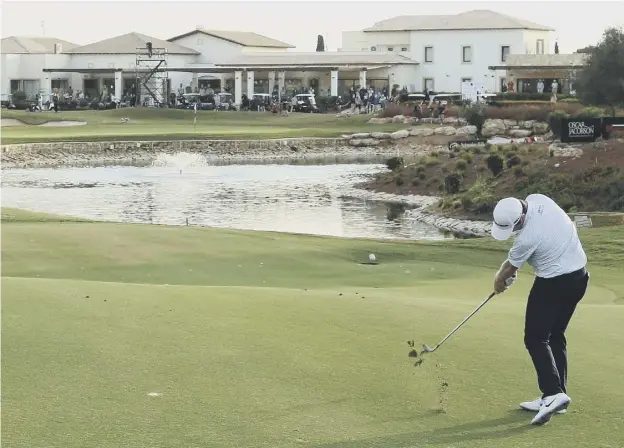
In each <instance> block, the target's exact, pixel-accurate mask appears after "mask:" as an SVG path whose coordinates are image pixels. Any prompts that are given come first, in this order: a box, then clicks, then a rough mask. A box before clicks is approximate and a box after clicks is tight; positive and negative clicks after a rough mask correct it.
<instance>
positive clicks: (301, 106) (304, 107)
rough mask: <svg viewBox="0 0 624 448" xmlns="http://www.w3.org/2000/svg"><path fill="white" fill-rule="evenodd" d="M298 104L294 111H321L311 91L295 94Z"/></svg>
mask: <svg viewBox="0 0 624 448" xmlns="http://www.w3.org/2000/svg"><path fill="white" fill-rule="evenodd" d="M295 98H297V105H295V106H294V108H293V111H294V112H307V113H319V112H320V110H319V108H318V106H317V105H316V99H315V98H314V95H312V94H311V93H300V94H298V95H295Z"/></svg>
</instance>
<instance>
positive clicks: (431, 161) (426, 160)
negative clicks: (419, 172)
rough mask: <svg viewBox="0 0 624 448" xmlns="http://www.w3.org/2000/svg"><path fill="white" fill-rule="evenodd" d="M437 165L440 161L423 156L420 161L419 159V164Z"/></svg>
mask: <svg viewBox="0 0 624 448" xmlns="http://www.w3.org/2000/svg"><path fill="white" fill-rule="evenodd" d="M438 163H440V161H439V160H438V159H436V158H435V157H431V156H424V157H423V158H422V159H420V164H421V165H425V166H433V165H437V164H438Z"/></svg>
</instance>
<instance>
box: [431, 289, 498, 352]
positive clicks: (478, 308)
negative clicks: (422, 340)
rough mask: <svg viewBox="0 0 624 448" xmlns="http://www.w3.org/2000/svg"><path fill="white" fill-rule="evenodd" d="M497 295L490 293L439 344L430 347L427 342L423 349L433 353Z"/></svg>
mask: <svg viewBox="0 0 624 448" xmlns="http://www.w3.org/2000/svg"><path fill="white" fill-rule="evenodd" d="M495 295H496V293H495V292H493V293H492V294H490V295H489V296H488V298H487V299H485V300H484V301H483V302H482V303H481V305H479V306H478V307H477V308H475V310H474V311H473V312H472V313H470V314H469V315H468V316H467V317H466V318H465V319H464V320H462V321H461V323H460V324H459V325H458V326H456V327H455V328H453V331H451V332H450V333H449V334H447V335H446V337H445V338H444V339H442V340H441V341H440V342H439V343H438V345H436V346H435V347H433V348H431V347H429V346H428V345H427V344H423V350H424V351H425V352H426V353H433V352H435V351H436V350H437V349H438V347H440V346H441V345H442V344H443V343H444V341H446V340H447V339H448V338H450V337H451V336H452V335H453V333H455V332H456V331H457V330H459V329H460V328H461V326H462V325H464V324H465V323H466V322H468V319H470V318H471V317H472V316H473V315H474V314H475V313H476V312H477V311H479V310H480V309H481V308H482V307H483V305H485V304H486V303H488V301H489V300H490V299H491V298H492V297H494V296H495Z"/></svg>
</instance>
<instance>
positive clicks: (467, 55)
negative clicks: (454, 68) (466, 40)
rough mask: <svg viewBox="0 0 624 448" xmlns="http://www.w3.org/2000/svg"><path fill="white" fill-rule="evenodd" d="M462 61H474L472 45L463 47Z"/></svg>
mask: <svg viewBox="0 0 624 448" xmlns="http://www.w3.org/2000/svg"><path fill="white" fill-rule="evenodd" d="M462 62H464V63H470V62H472V47H462Z"/></svg>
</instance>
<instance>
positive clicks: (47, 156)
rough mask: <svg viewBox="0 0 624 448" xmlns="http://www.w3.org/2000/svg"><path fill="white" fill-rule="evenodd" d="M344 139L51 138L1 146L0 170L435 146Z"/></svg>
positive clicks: (365, 153) (378, 152)
mask: <svg viewBox="0 0 624 448" xmlns="http://www.w3.org/2000/svg"><path fill="white" fill-rule="evenodd" d="M350 140H351V138H350V136H348V137H347V138H344V137H343V138H292V139H272V140H173V141H103V142H53V143H22V144H15V145H2V146H1V152H2V165H3V168H29V167H57V166H75V165H78V166H80V165H83V166H84V165H106V164H127V163H149V162H151V161H153V160H155V159H156V158H157V157H158V156H161V155H165V154H170V155H174V154H178V153H191V154H198V155H202V156H205V157H206V158H207V159H208V160H221V161H242V160H259V161H260V160H262V161H264V160H299V159H310V160H314V159H318V160H324V159H328V158H332V157H340V156H349V157H392V156H396V154H397V151H398V150H400V152H401V154H402V155H422V154H426V153H428V152H431V151H433V150H436V149H437V147H435V146H432V145H426V144H421V145H419V144H410V145H405V144H402V145H401V146H400V147H399V146H397V142H396V141H394V140H392V139H379V140H375V142H376V143H375V144H373V145H361V146H357V147H355V146H354V145H352V144H350Z"/></svg>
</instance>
